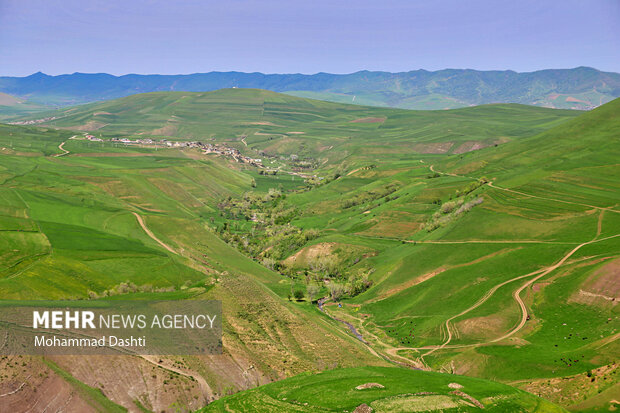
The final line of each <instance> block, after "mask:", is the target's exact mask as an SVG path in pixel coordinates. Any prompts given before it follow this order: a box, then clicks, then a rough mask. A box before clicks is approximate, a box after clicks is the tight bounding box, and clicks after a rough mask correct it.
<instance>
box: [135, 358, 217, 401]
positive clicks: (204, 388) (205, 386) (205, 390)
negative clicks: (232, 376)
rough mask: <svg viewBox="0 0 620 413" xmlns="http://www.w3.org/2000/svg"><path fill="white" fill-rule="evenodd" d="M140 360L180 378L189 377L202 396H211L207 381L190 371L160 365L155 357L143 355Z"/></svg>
mask: <svg viewBox="0 0 620 413" xmlns="http://www.w3.org/2000/svg"><path fill="white" fill-rule="evenodd" d="M139 357H140V358H142V359H144V360H146V361H148V362H149V363H151V364H154V365H155V366H158V367H161V368H162V369H165V370H168V371H172V372H174V373H177V374H180V375H181V376H185V377H189V378H191V379H194V380H195V381H196V382H197V383H198V385H199V386H200V389H201V390H202V393H203V394H204V395H209V396H210V395H213V392H212V391H211V386H209V384H208V383H207V381H206V380H205V379H204V378H203V377H202V376H201V375H200V374H198V373H192V372H191V371H186V370H182V369H179V368H177V367H174V366H167V365H165V364H163V363H160V362H159V361H158V357H157V356H145V355H140V356H139Z"/></svg>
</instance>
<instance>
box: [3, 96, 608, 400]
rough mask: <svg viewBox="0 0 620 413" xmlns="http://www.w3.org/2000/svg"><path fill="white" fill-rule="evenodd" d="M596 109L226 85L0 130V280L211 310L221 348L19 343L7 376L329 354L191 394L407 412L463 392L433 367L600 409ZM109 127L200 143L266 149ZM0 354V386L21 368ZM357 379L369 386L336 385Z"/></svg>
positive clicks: (93, 393)
mask: <svg viewBox="0 0 620 413" xmlns="http://www.w3.org/2000/svg"><path fill="white" fill-rule="evenodd" d="M619 105H620V100H615V101H612V102H610V103H607V104H605V105H603V106H601V107H600V108H597V109H595V110H592V111H590V112H587V113H579V112H575V111H564V110H553V109H546V108H537V107H530V106H524V105H512V104H511V105H503V104H502V105H483V106H479V107H473V108H463V109H455V110H449V111H423V112H413V111H406V110H400V109H388V108H373V107H363V106H354V105H343V104H338V103H329V102H321V101H316V100H311V99H302V98H297V97H293V96H288V95H281V94H277V93H274V92H269V91H261V90H243V89H227V90H220V91H215V92H209V93H189V92H165V93H164V92H157V93H148V94H143V95H134V96H129V97H125V98H121V99H118V100H114V101H110V102H102V103H92V104H88V105H85V106H81V107H76V108H69V109H62V110H59V111H54V112H49V113H45V116H46V117H47V116H49V117H54V119H51V120H47V121H45V122H47V123H40V124H39V127H32V126H30V127H25V126H16V125H4V126H1V127H0V180H1V182H2V183H1V184H0V242H1V243H2V244H1V245H2V247H1V248H0V254H2V257H3V259H2V260H1V261H0V264H2V267H0V298H3V299H7V298H17V299H32V298H74V299H112V298H114V297H119V296H120V297H127V298H135V299H140V298H170V299H192V298H217V299H221V300H222V301H223V303H224V308H226V309H227V312H226V326H225V336H224V345H225V349H226V352H225V354H224V355H223V356H205V357H176V358H174V357H170V358H166V359H164V360H161V361H159V360H154V359H150V360H149V359H144V358H138V357H133V358H132V357H128V358H125V359H122V360H121V361H122V363H123V367H118V365H119V364H118V363H117V362H116V360H112V361H111V360H109V359H105V358H101V359H93V360H90V361H89V362H88V364H86V363H85V362H84V361H83V360H79V359H76V358H71V357H67V358H62V357H55V358H53V359H51V360H47V359H45V360H42V359H33V360H32V361H31V362H30V363H31V365H32V366H33V367H32V368H33V369H35V370H36V369H37V368H40V369H41V370H45V371H46V372H48V375H47V376H46V375H43V376H40V377H39V378H37V382H36V383H35V384H34V385H33V386H28V387H26V389H28V390H29V391H32V388H33V387H37V386H38V387H37V388H39V389H48V390H46V392H45V394H53V392H52V390H49V389H54V388H60V389H61V390H62V392H65V393H64V394H71V392H73V394H78V395H80V396H78V397H76V399H75V400H76V401H75V403H80V402H83V403H88V402H90V403H91V405H92V404H93V403H94V404H98V405H102V404H103V405H106V403H110V402H113V403H115V404H116V405H120V406H124V407H125V408H131V409H133V410H137V409H138V408H140V407H139V406H141V407H142V408H144V409H146V410H151V411H155V410H157V411H159V410H162V409H165V408H168V406H170V405H172V403H176V404H177V405H179V406H181V407H182V408H184V409H197V408H199V407H202V406H204V405H205V404H206V403H207V402H211V401H213V400H214V399H219V398H222V397H223V396H226V395H231V394H233V393H235V392H237V391H239V390H244V389H250V388H254V387H257V386H258V385H261V384H266V383H269V382H271V381H275V380H280V379H283V378H287V377H291V376H295V375H298V374H300V373H303V372H312V373H316V372H318V371H323V370H333V371H330V372H325V373H321V374H316V375H315V374H304V375H301V376H297V377H294V378H292V379H289V380H290V381H288V380H285V381H282V382H278V383H274V384H271V385H267V386H265V387H259V388H257V389H254V390H251V391H249V392H247V393H246V392H242V393H239V394H238V395H234V396H231V397H226V398H223V399H222V400H221V401H220V402H216V403H213V404H212V406H209V407H208V409H213V410H214V411H218V410H217V409H225V408H227V407H228V408H231V409H238V408H239V406H243V405H244V404H245V403H251V404H253V405H256V403H259V404H258V406H259V407H260V408H263V407H264V408H265V409H269V408H272V407H273V408H272V410H274V409H275V410H277V408H280V407H281V408H286V409H289V410H292V411H304V409H306V410H308V409H310V408H313V407H317V408H324V409H332V408H342V409H347V410H351V409H354V408H356V406H359V405H360V404H361V403H366V404H369V405H370V406H375V407H377V409H378V410H380V408H384V407H385V406H386V403H388V402H389V403H396V404H397V405H398V406H400V407H404V408H411V407H412V405H416V406H417V403H422V402H424V400H419V398H416V397H417V396H420V395H415V394H414V395H408V396H403V394H407V393H413V392H415V393H419V392H433V393H437V394H433V395H423V396H424V397H426V396H433V397H432V399H430V400H431V402H432V403H440V402H441V403H444V404H445V406H453V407H454V408H456V409H458V408H461V409H462V410H463V409H464V410H465V411H467V409H471V408H473V407H472V406H471V405H468V404H467V403H470V404H473V405H474V406H475V405H476V404H475V403H474V402H473V401H472V400H471V399H470V398H469V397H467V396H463V395H460V394H455V393H451V391H452V390H451V389H450V388H449V387H447V385H448V384H449V383H452V382H454V380H456V382H457V383H459V384H460V385H462V386H464V389H462V392H463V393H465V394H467V395H469V396H470V397H472V398H473V399H475V400H477V401H479V402H480V403H482V404H483V405H485V407H486V408H487V409H489V410H492V409H496V410H497V411H506V409H508V407H507V406H510V407H515V409H521V410H523V411H536V410H535V409H537V408H540V409H541V410H540V411H545V410H544V409H550V410H549V411H553V409H554V408H555V407H554V406H553V405H552V404H550V403H546V402H544V401H542V400H541V399H538V398H536V397H534V396H531V395H528V394H526V393H524V392H522V391H520V390H515V388H514V387H509V386H506V385H505V384H509V385H512V386H515V387H518V388H520V389H522V390H523V389H524V390H527V391H529V392H531V393H533V394H536V395H542V396H543V397H545V398H547V399H549V400H551V402H553V403H556V404H558V405H560V406H562V407H565V408H569V409H570V410H576V411H577V410H580V411H588V409H590V410H593V409H602V408H605V409H607V408H609V407H613V406H612V400H613V399H614V398H615V397H616V396H615V395H616V394H617V391H618V388H619V384H618V383H619V375H620V369H618V366H617V357H618V355H619V354H620V347H619V344H618V343H619V341H618V337H619V334H620V332H619V331H618V330H619V329H620V323H619V318H618V310H617V302H618V300H619V299H620V297H619V294H620V291H619V290H618V283H617V279H618V277H617V274H618V273H617V271H618V270H617V269H618V262H619V260H620V256H619V255H618V251H620V197H619V195H618V194H620V188H619V185H620V184H619V182H618V180H617V176H619V175H620V170H619V168H620V165H619V164H618V159H619V156H618V155H620V154H619V152H620V147H619V142H618V140H617V139H616V134H617V132H616V131H617V130H619V125H618V121H619V118H618V116H617V113H619V110H620V106H619ZM87 132H91V133H94V134H96V135H97V136H99V135H101V138H102V139H104V140H103V141H96V142H93V141H88V140H87V139H86V138H85V137H84V135H85V134H86V133H87ZM114 137H130V138H132V139H135V138H138V137H143V138H144V137H149V138H156V139H161V138H166V139H168V140H170V141H177V140H178V141H184V140H201V141H203V142H214V143H219V144H223V145H226V146H227V147H235V148H238V149H239V150H241V151H242V152H244V153H246V154H248V155H251V156H252V157H256V156H261V157H264V158H265V162H266V163H267V161H269V162H270V164H269V167H268V168H262V169H257V168H255V167H253V166H250V165H248V164H246V163H239V162H235V161H233V159H231V157H230V156H228V157H227V156H219V155H216V154H206V153H203V152H202V151H201V150H199V149H196V148H181V149H175V148H167V147H166V148H164V147H162V146H161V145H160V146H159V147H155V146H154V145H136V144H133V145H125V144H122V143H118V142H116V141H111V140H109V139H110V138H114ZM291 155H295V156H291ZM300 158H301V160H305V161H307V162H308V165H309V166H308V165H306V166H301V165H300V163H299V159H300ZM266 171H267V172H269V173H265V172H266ZM312 291H314V293H312ZM295 297H297V298H295ZM319 298H321V301H320V303H321V304H320V308H318V307H319V306H318V305H316V301H317V299H319ZM2 363H4V364H2V370H3V371H8V372H10V373H9V375H10V377H11V380H10V381H9V382H5V381H3V382H2V384H0V394H3V393H5V391H4V388H3V387H1V386H6V392H10V391H12V390H13V389H15V388H16V387H18V386H19V385H20V383H22V382H25V381H27V377H28V375H29V374H31V373H32V372H31V371H28V370H26V371H23V369H22V368H21V367H20V365H21V360H18V359H9V360H2ZM369 366H370V367H369ZM387 366H391V368H390V369H386V370H382V369H380V368H379V367H387ZM394 366H399V367H401V368H398V369H397V368H395V367H394ZM337 367H351V368H353V369H352V370H344V369H336V368H337ZM410 368H420V369H424V370H433V371H435V372H441V373H444V374H439V373H435V374H432V373H428V372H418V371H411V369H410ZM33 371H34V370H33ZM179 371H180V372H181V373H179ZM446 373H448V374H446ZM454 374H461V375H467V376H469V377H462V376H455V375H454ZM119 378H120V379H119ZM199 378H202V379H199ZM362 378H364V379H363V380H362ZM366 378H368V379H366ZM481 379H485V380H492V381H495V382H491V381H484V380H481ZM360 380H362V381H360ZM374 381H376V382H378V383H380V384H382V385H384V386H385V387H386V389H385V395H386V396H383V395H382V394H383V393H382V392H383V390H380V389H368V390H362V391H360V393H358V391H357V390H353V389H354V388H355V387H356V386H357V385H360V384H364V383H367V382H374ZM205 382H206V385H205V384H204V383H205ZM384 382H385V383H384ZM496 382H501V383H504V384H498V383H496ZM5 383H7V384H5ZM37 383H38V384H37ZM54 386H56V387H54ZM155 388H157V389H159V388H162V389H165V390H166V391H165V392H154V391H152V390H153V389H155ZM313 388H314V389H316V391H317V392H323V393H325V394H329V395H330V397H329V398H324V399H323V400H319V398H318V397H316V393H313V391H314V390H312V389H313ZM455 391H456V390H455ZM24 394H25V393H19V392H17V393H15V395H13V396H12V399H11V400H10V401H11V402H13V403H19V402H22V401H23V400H24V397H23V396H24ZM29 394H32V393H29ZM102 395H103V396H102ZM410 396H411V397H413V399H411V397H410ZM283 398H286V399H287V400H282V399H283ZM26 399H28V398H26ZM49 399H50V400H51V399H52V396H49ZM425 400H426V401H428V400H429V399H425ZM297 402H298V403H297ZM401 402H402V403H401ZM283 403H284V404H283ZM304 403H308V405H307V406H306V405H305V404H304ZM321 403H323V404H321ZM373 403H374V404H373ZM399 403H400V404H399ZM403 403H404V404H403ZM444 404H442V406H443V405H444ZM108 406H112V405H111V404H108ZM433 406H437V405H436V404H433V405H432V406H430V407H433ZM112 407H113V406H112ZM112 407H110V409H111V408H112ZM446 408H448V407H446ZM451 408H452V407H451ZM502 409H503V410H502ZM556 410H557V409H556ZM207 411H210V410H207ZM517 411H518V410H517ZM560 411H561V410H560Z"/></svg>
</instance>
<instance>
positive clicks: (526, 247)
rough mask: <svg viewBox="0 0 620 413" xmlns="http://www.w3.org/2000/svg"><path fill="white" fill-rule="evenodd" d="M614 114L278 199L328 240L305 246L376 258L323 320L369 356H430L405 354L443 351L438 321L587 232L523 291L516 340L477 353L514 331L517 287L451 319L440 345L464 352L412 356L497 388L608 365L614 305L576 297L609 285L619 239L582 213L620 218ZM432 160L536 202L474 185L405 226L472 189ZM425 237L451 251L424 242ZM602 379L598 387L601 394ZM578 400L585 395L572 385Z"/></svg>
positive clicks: (613, 109)
mask: <svg viewBox="0 0 620 413" xmlns="http://www.w3.org/2000/svg"><path fill="white" fill-rule="evenodd" d="M619 106H620V100H617V101H614V102H611V103H609V104H607V105H605V106H603V107H601V108H599V109H597V110H594V111H592V112H590V113H587V114H584V115H582V116H581V117H579V118H577V119H575V120H572V121H568V122H566V123H564V124H562V125H560V126H557V127H556V128H553V129H551V130H549V131H547V132H545V133H542V134H539V135H537V136H535V137H532V138H527V139H522V140H517V141H515V142H511V143H508V144H506V145H503V146H500V147H498V148H488V149H484V150H481V151H477V152H471V153H469V154H466V155H461V156H453V157H451V158H446V159H445V160H438V159H435V160H433V159H426V163H417V164H416V163H409V164H407V163H402V164H396V163H394V164H392V165H384V166H380V167H379V168H375V169H371V170H360V171H358V172H355V173H353V174H352V175H350V176H346V177H344V178H341V179H340V180H337V181H334V182H332V183H330V184H328V185H325V186H323V187H321V188H319V189H318V190H316V193H315V194H313V195H312V196H306V195H300V196H299V197H297V198H295V197H290V199H289V201H290V202H295V203H298V204H299V205H303V206H304V208H306V211H308V213H307V214H305V215H304V216H302V217H301V218H300V219H298V221H297V223H298V224H299V225H302V226H304V225H306V226H317V225H318V223H324V224H325V225H326V228H327V231H326V235H325V236H324V237H323V238H321V239H318V240H315V241H313V242H314V243H321V242H337V243H341V244H343V245H345V244H356V245H363V246H365V247H367V248H373V249H374V250H375V251H376V252H377V254H376V255H375V256H374V257H371V258H368V259H366V260H362V261H361V262H360V263H359V264H357V265H356V266H357V267H359V268H360V269H362V268H367V267H372V268H374V270H375V271H374V272H373V274H372V276H371V277H372V279H373V280H374V281H375V285H374V286H373V287H372V288H371V289H370V290H369V291H367V292H366V293H364V294H362V295H360V296H358V297H356V298H355V299H353V300H351V303H352V304H355V305H354V306H353V305H352V306H348V305H346V304H345V305H344V309H338V308H335V307H334V308H333V309H331V311H332V312H333V313H335V314H337V315H338V316H339V317H341V318H346V319H348V320H349V321H351V322H353V323H354V324H355V325H356V326H358V327H359V328H360V330H361V331H362V334H365V336H366V337H368V338H369V339H370V340H371V341H373V342H374V343H375V344H376V346H377V347H376V348H384V349H385V350H386V351H387V350H389V349H390V348H392V347H405V348H410V349H411V350H406V349H403V350H401V351H399V352H398V353H397V354H399V355H401V356H405V357H408V358H411V359H412V360H417V359H419V358H420V356H421V355H422V354H424V353H426V352H428V349H427V350H421V351H419V350H414V349H415V348H417V347H421V346H427V345H431V346H432V345H439V344H441V343H443V342H444V341H445V340H446V334H445V327H444V324H445V322H446V320H447V319H448V318H449V317H451V316H454V315H457V314H459V313H461V312H462V311H465V310H467V309H468V308H470V307H471V306H472V305H473V304H474V303H475V302H476V301H477V300H478V299H480V298H482V297H485V293H486V292H488V291H490V290H491V289H492V288H493V287H494V286H496V285H499V284H501V283H503V282H504V281H507V280H510V279H512V278H514V277H517V276H520V275H525V274H529V273H531V272H532V271H535V270H537V269H539V268H543V267H545V266H548V265H551V264H553V263H555V262H557V261H558V260H559V259H560V258H562V257H563V256H564V255H566V254H567V253H568V252H569V251H570V250H571V249H573V248H574V247H575V246H577V245H578V244H579V243H581V242H586V241H590V240H592V239H594V238H595V237H597V239H599V240H600V241H599V242H597V243H594V244H591V245H588V246H585V247H583V248H582V249H580V250H579V251H578V252H577V253H575V255H574V256H573V257H571V258H572V259H571V260H569V261H567V262H566V264H565V265H564V266H563V267H562V269H561V270H556V271H554V272H551V273H549V274H548V275H547V276H545V277H544V278H542V279H540V280H539V282H538V283H537V284H535V287H536V288H534V289H532V288H531V287H530V288H527V289H526V290H525V291H524V292H523V293H522V294H521V296H522V297H523V298H524V299H525V301H526V303H527V305H528V307H529V310H528V312H529V314H530V315H531V317H532V321H530V322H528V323H527V324H526V327H525V328H524V329H523V330H521V331H520V332H519V333H518V334H517V335H516V336H514V337H513V338H511V339H509V340H504V341H503V342H500V343H497V344H493V345H480V344H482V343H485V342H487V341H488V340H491V339H495V338H498V337H501V336H502V334H504V333H505V332H507V331H510V330H511V329H512V328H513V327H514V326H515V324H516V322H517V320H518V319H519V318H520V313H519V310H518V307H517V305H516V302H515V300H514V298H513V297H512V294H513V292H514V291H515V290H516V289H517V288H518V287H520V286H521V285H523V284H524V282H525V281H527V280H528V279H529V278H525V279H523V280H522V281H515V282H512V283H508V284H506V285H505V286H504V287H501V288H499V289H498V290H496V291H495V292H494V294H493V295H492V296H491V297H490V298H489V299H488V300H487V301H485V302H484V304H483V305H481V306H479V307H477V308H475V309H473V310H472V311H471V312H468V313H467V314H466V315H463V316H460V317H457V318H455V319H454V320H452V321H451V324H450V325H451V329H453V332H454V333H453V334H455V336H454V337H453V339H452V341H451V344H454V345H466V347H464V348H462V349H444V350H440V351H435V352H433V353H432V354H431V355H428V356H426V357H425V358H424V361H425V362H427V363H429V364H430V365H431V366H433V367H435V368H455V369H456V371H458V372H466V373H468V374H473V375H478V376H482V377H488V378H496V379H501V380H519V379H524V378H530V379H532V378H536V377H540V378H541V379H542V378H545V377H547V378H548V377H557V376H563V375H574V374H585V372H586V371H587V370H588V369H592V368H595V367H599V366H603V365H605V364H608V363H612V362H613V361H614V360H615V358H616V357H617V354H618V345H617V343H616V341H615V339H614V337H616V335H617V332H618V315H617V309H616V308H615V306H613V305H610V304H607V303H606V301H605V299H603V298H592V299H584V298H583V297H584V295H583V294H582V293H580V291H586V292H594V293H599V294H603V293H602V292H601V290H597V289H596V288H597V287H595V284H596V283H597V282H599V283H600V282H608V283H610V282H612V281H611V280H612V279H613V271H614V270H613V269H611V268H610V266H611V265H612V264H609V265H610V266H607V267H606V266H605V265H606V263H609V262H613V261H614V260H615V262H617V260H618V258H620V257H619V256H618V253H617V251H618V248H619V246H620V243H619V238H611V239H607V240H605V238H606V237H609V236H613V235H616V234H618V233H620V216H619V215H620V214H618V213H616V212H612V211H605V212H603V213H601V212H602V211H603V210H602V209H595V208H594V207H592V206H591V205H593V206H595V207H599V208H612V209H614V210H615V211H618V210H619V209H618V204H619V203H620V198H619V197H618V194H619V193H620V188H619V185H618V181H617V179H615V177H617V176H618V175H619V173H620V171H619V169H618V168H619V166H618V164H617V159H619V155H620V154H619V152H620V147H619V146H618V141H617V139H615V138H614V136H615V134H616V131H617V130H618V128H619V126H620V125H618V117H617V113H618V110H619ZM431 163H435V170H439V171H448V172H454V173H457V174H466V175H467V176H472V177H474V178H477V177H482V176H487V177H488V178H491V179H492V180H493V182H494V184H495V185H497V186H500V187H507V188H513V189H514V190H518V191H520V192H522V193H524V194H532V195H536V196H539V197H541V198H532V197H528V196H525V195H520V194H516V193H510V192H506V191H502V190H499V189H496V188H489V187H488V186H484V187H481V188H479V189H477V190H476V191H475V192H474V193H473V194H474V195H476V196H480V197H482V198H483V199H484V202H483V203H482V205H481V206H479V207H476V208H474V209H473V210H472V211H471V212H469V213H467V214H465V215H464V216H462V217H460V218H459V219H457V220H455V221H453V222H451V223H449V224H448V225H446V226H445V227H441V228H439V229H437V230H435V231H433V232H431V233H427V232H426V231H423V230H422V231H420V228H419V226H416V225H415V223H419V224H421V223H424V222H425V221H426V220H427V219H428V217H429V215H430V213H431V212H433V211H435V210H437V209H438V207H437V206H435V205H433V204H431V201H432V200H433V199H436V198H439V199H441V200H442V201H443V202H444V203H445V202H446V201H448V199H449V197H450V195H454V193H455V190H457V189H461V188H463V187H464V186H466V185H467V184H468V183H469V182H472V181H473V178H468V177H455V176H446V175H442V176H440V177H437V178H433V179H428V178H427V177H428V176H429V174H430V171H429V168H428V166H429V164H431ZM388 182H392V183H393V182H397V183H399V185H400V189H399V190H398V191H396V192H395V193H393V194H392V195H391V196H390V198H393V197H395V196H396V197H397V199H386V198H385V197H384V198H381V199H378V200H375V201H369V202H364V203H362V204H360V205H359V206H355V207H353V208H348V209H345V208H343V207H342V201H341V199H343V198H344V199H347V198H352V197H355V196H357V194H359V193H362V192H363V191H368V190H371V189H372V188H376V187H380V186H381V185H385V184H387V183H388ZM556 199H559V200H564V201H568V202H571V203H563V202H558V201H556ZM367 211H368V212H367ZM328 234H329V235H328ZM332 234H333V235H332ZM336 234H338V235H336ZM398 240H410V241H414V240H415V241H417V243H416V244H413V243H407V244H402V243H401V242H399V241H398ZM522 240H523V241H528V242H527V243H523V242H520V241H522ZM429 241H432V242H459V243H458V244H444V245H441V244H429V243H425V242H429ZM471 241H489V242H488V243H484V242H483V243H480V242H474V243H472V242H471ZM461 242H462V243H461ZM493 242H501V243H500V244H494V243H493ZM354 268H355V267H354ZM610 271H611V272H610ZM530 278H531V277H530ZM596 280H600V281H596ZM603 280H608V281H603ZM604 291H606V293H605V294H607V295H609V296H612V297H613V296H614V295H615V296H616V297H617V293H618V291H617V286H616V284H608V287H607V289H606V290H604ZM360 305H361V306H360ZM608 320H609V321H608ZM468 345H469V346H470V347H467V346H468ZM392 354H396V353H392ZM567 360H571V361H567ZM575 360H576V361H575ZM453 363H454V364H453ZM612 384H613V381H612V382H609V383H607V384H606V385H602V387H601V388H600V389H601V391H603V390H605V389H606V388H607V387H609V385H612ZM577 394H579V396H578V397H582V396H584V397H590V396H591V395H588V392H587V391H584V389H580V390H579V392H577ZM574 401H575V399H573V401H572V402H574ZM564 402H565V403H569V404H570V403H572V402H571V401H567V400H564Z"/></svg>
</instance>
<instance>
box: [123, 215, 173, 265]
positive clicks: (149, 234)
mask: <svg viewBox="0 0 620 413" xmlns="http://www.w3.org/2000/svg"><path fill="white" fill-rule="evenodd" d="M132 214H134V215H135V217H136V219H137V220H138V223H139V224H140V226H141V227H142V229H143V230H144V232H146V235H148V236H149V237H151V239H153V241H155V242H157V243H158V244H159V245H161V246H162V247H164V248H165V249H167V250H168V251H170V252H171V253H173V254H176V255H179V253H178V252H176V251H175V250H174V249H172V247H170V246H169V245H168V244H166V243H165V242H163V241H162V240H160V239H159V238H157V237H156V236H155V234H153V233H152V232H151V230H150V229H149V228H148V227H147V226H146V224H145V223H144V220H143V219H142V217H141V216H140V215H139V214H138V213H137V212H132Z"/></svg>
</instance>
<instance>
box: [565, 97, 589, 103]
mask: <svg viewBox="0 0 620 413" xmlns="http://www.w3.org/2000/svg"><path fill="white" fill-rule="evenodd" d="M566 101H567V102H578V103H585V104H590V102H586V101H585V100H581V99H577V98H574V97H572V96H568V97H567V98H566Z"/></svg>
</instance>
